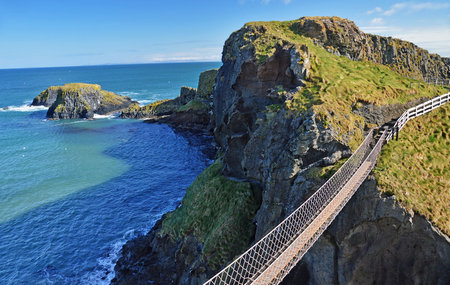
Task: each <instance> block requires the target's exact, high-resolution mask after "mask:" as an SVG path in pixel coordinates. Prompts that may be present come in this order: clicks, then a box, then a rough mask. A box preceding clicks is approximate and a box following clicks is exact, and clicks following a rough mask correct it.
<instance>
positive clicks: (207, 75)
mask: <svg viewBox="0 0 450 285" xmlns="http://www.w3.org/2000/svg"><path fill="white" fill-rule="evenodd" d="M218 73H219V69H210V70H206V71H203V72H202V73H200V77H199V79H198V87H197V93H198V96H199V97H200V98H202V99H207V100H208V99H210V96H211V94H212V92H213V90H214V84H215V83H216V77H217V74H218Z"/></svg>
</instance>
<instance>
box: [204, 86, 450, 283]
mask: <svg viewBox="0 0 450 285" xmlns="http://www.w3.org/2000/svg"><path fill="white" fill-rule="evenodd" d="M449 100H450V93H447V94H444V95H441V96H439V97H435V98H434V99H432V100H429V101H427V102H425V103H422V104H420V105H417V106H415V107H413V108H410V109H408V110H406V111H405V112H404V113H403V114H402V115H401V116H400V117H399V118H398V119H397V121H396V123H395V124H394V126H393V128H391V129H389V130H387V131H385V132H383V133H382V135H381V136H380V137H379V139H378V141H377V142H376V144H375V145H374V146H373V147H371V145H373V141H374V139H373V129H372V130H370V132H369V134H368V135H367V136H366V138H365V139H364V141H363V142H362V144H361V145H360V146H359V147H358V149H357V150H356V151H355V152H354V153H353V155H352V156H351V157H350V158H349V159H348V160H347V161H346V162H345V163H344V164H343V165H342V166H341V168H339V170H338V171H337V172H336V173H335V174H334V175H333V176H332V177H331V178H330V179H328V180H327V181H326V182H325V183H324V184H323V185H322V186H321V187H320V188H319V189H318V190H317V191H316V192H315V193H314V194H313V195H312V196H311V197H310V198H308V200H306V201H305V202H304V203H303V204H301V205H300V207H298V208H297V209H296V210H295V211H294V212H293V213H292V214H290V215H289V216H288V217H287V218H285V219H284V220H283V221H282V222H281V223H280V224H278V225H277V226H276V227H275V228H274V229H273V230H271V231H270V232H269V233H268V234H267V235H265V236H264V237H263V238H262V239H261V240H259V241H258V242H257V243H255V244H254V245H253V246H252V247H250V248H249V249H248V250H247V251H246V252H244V253H243V254H242V255H240V256H239V257H238V258H236V259H235V260H234V261H233V262H232V263H231V264H229V265H228V266H227V267H225V268H224V269H223V270H222V271H220V272H219V273H217V274H216V275H215V276H214V277H212V278H211V279H210V280H208V281H207V282H206V283H205V285H212V284H279V283H280V282H281V281H282V280H283V278H284V277H285V276H286V275H287V274H288V273H289V271H290V270H291V269H292V268H293V267H294V266H295V265H296V264H297V262H298V261H299V260H300V259H301V258H302V257H303V255H304V254H305V253H306V252H307V251H308V249H309V248H310V247H311V246H312V245H313V244H314V242H315V241H316V240H317V239H318V238H319V237H320V236H321V235H322V233H323V232H324V231H325V229H326V228H327V227H328V226H329V225H330V224H331V222H332V221H333V220H334V218H335V217H336V216H337V215H338V214H339V212H340V211H341V210H342V208H344V206H345V204H346V203H347V202H348V201H349V200H350V198H351V197H352V196H353V194H354V193H355V192H356V190H357V189H358V187H359V186H360V185H361V184H362V182H363V181H364V180H365V179H366V178H367V176H368V175H369V173H370V171H372V169H373V167H374V166H375V163H376V161H377V158H378V156H379V154H380V151H381V147H382V146H383V144H384V143H385V142H387V141H389V140H390V139H392V137H393V136H394V135H395V133H397V135H398V132H399V131H400V130H401V129H402V128H403V126H404V125H405V124H406V123H407V122H408V121H409V120H410V119H412V118H415V117H418V116H421V115H423V114H426V113H428V112H430V111H431V110H433V109H435V108H437V107H439V106H442V105H444V104H445V103H447V102H448V101H449Z"/></svg>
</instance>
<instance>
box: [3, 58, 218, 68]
mask: <svg viewBox="0 0 450 285" xmlns="http://www.w3.org/2000/svg"><path fill="white" fill-rule="evenodd" d="M209 62H220V63H221V62H222V61H221V60H192V61H184V60H172V61H153V62H141V63H102V64H83V65H60V66H33V67H7V68H3V67H0V70H16V69H44V68H66V67H91V66H117V65H145V64H167V63H209Z"/></svg>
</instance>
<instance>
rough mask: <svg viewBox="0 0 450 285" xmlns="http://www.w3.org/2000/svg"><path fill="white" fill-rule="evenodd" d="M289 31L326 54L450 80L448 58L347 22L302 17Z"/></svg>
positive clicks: (407, 72) (408, 73) (417, 75)
mask: <svg viewBox="0 0 450 285" xmlns="http://www.w3.org/2000/svg"><path fill="white" fill-rule="evenodd" d="M291 29H292V30H293V31H294V32H295V33H297V34H300V35H303V36H307V37H310V38H313V39H315V40H316V43H318V44H320V45H322V46H323V47H324V48H326V49H327V50H328V51H330V52H332V53H334V54H336V55H343V56H346V57H348V58H350V59H352V60H369V61H373V62H376V63H381V64H385V65H388V66H389V67H391V68H392V69H393V70H395V71H397V72H399V73H401V74H404V75H407V76H412V77H415V78H442V79H446V78H449V77H450V68H449V66H450V59H448V58H442V57H440V56H439V55H437V54H430V53H429V52H428V51H427V50H424V49H422V48H420V47H418V46H416V45H415V44H413V43H411V42H407V41H402V40H399V39H395V38H391V37H382V36H377V35H371V34H366V33H364V32H362V31H361V30H359V28H358V27H357V26H356V25H355V23H353V22H352V21H349V20H347V19H341V18H339V17H331V18H329V17H320V18H317V17H303V18H301V19H299V20H298V21H295V23H294V24H293V25H292V27H291Z"/></svg>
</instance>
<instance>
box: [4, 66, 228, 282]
mask: <svg viewBox="0 0 450 285" xmlns="http://www.w3.org/2000/svg"><path fill="white" fill-rule="evenodd" d="M219 66H220V63H218V62H215V63H172V64H142V65H108V66H85V67H60V68H33V69H9V70H6V69H5V70H0V284H108V283H109V281H110V280H111V279H112V278H113V277H114V273H113V268H114V264H115V261H116V260H117V258H118V256H119V252H120V248H121V246H122V245H123V244H124V243H125V242H126V241H127V240H129V239H131V238H132V237H134V236H136V235H138V234H142V233H145V232H147V231H148V230H149V229H150V228H151V227H152V226H153V225H154V223H155V222H156V221H157V219H159V218H160V217H161V215H162V214H164V213H165V212H167V211H170V210H173V209H175V208H176V207H177V205H179V203H180V201H181V199H182V198H183V196H184V193H185V189H186V188H187V187H188V186H189V185H190V184H191V183H192V182H193V181H194V179H195V177H196V176H197V175H198V174H199V173H200V172H201V171H202V170H203V169H204V168H206V167H207V166H208V165H209V164H210V163H212V160H213V158H214V146H213V140H212V138H210V137H208V136H205V135H203V134H198V133H190V132H186V131H177V130H174V129H172V128H170V127H168V126H167V125H163V124H147V123H143V122H142V121H140V120H131V119H119V118H117V117H114V116H105V117H97V118H98V119H96V120H92V121H88V120H61V121H48V120H46V118H45V114H46V108H43V107H29V106H28V105H29V104H30V103H31V101H32V99H33V98H34V97H35V96H37V95H38V94H39V93H40V92H41V91H43V90H45V89H46V88H47V87H49V86H52V85H62V84H64V83H69V82H84V83H96V84H100V85H101V86H102V88H103V89H104V90H108V91H112V92H115V93H118V94H121V95H126V96H130V97H131V98H132V99H134V100H136V101H139V102H140V103H141V104H148V103H151V102H154V101H156V100H160V99H167V98H175V97H176V96H178V94H179V90H180V87H181V86H191V87H197V82H198V76H199V74H200V72H202V71H204V70H207V69H210V68H217V67H219ZM4 107H9V108H8V109H6V110H4V109H2V108H4Z"/></svg>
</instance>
